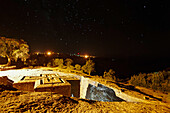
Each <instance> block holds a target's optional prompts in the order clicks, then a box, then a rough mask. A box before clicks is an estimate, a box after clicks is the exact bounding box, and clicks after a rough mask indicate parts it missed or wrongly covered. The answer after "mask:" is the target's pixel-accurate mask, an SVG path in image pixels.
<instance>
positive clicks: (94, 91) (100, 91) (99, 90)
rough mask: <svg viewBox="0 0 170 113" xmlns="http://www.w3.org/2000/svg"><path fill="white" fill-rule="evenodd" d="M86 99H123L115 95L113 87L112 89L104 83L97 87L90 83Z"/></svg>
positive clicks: (107, 100) (106, 100) (109, 100)
mask: <svg viewBox="0 0 170 113" xmlns="http://www.w3.org/2000/svg"><path fill="white" fill-rule="evenodd" d="M86 99H90V100H97V101H103V102H113V101H123V100H122V99H120V98H118V97H117V96H116V95H115V92H114V90H113V89H110V88H108V87H106V86H104V85H102V84H98V86H97V87H96V86H94V85H91V84H89V85H88V88H87V93H86Z"/></svg>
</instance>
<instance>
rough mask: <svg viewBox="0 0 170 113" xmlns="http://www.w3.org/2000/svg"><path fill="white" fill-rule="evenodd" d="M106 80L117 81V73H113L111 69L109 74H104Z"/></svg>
mask: <svg viewBox="0 0 170 113" xmlns="http://www.w3.org/2000/svg"><path fill="white" fill-rule="evenodd" d="M103 77H104V78H108V79H113V80H116V77H115V71H113V70H112V69H109V71H108V72H106V71H105V72H104V75H103Z"/></svg>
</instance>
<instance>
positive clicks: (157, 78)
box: [129, 71, 170, 92]
mask: <svg viewBox="0 0 170 113" xmlns="http://www.w3.org/2000/svg"><path fill="white" fill-rule="evenodd" d="M129 83H130V84H133V85H135V86H142V87H147V88H152V89H154V90H160V91H162V92H170V88H169V86H170V76H169V74H168V73H167V72H165V71H163V72H158V73H148V74H145V73H144V74H142V73H140V74H139V75H134V76H132V77H131V79H130V81H129Z"/></svg>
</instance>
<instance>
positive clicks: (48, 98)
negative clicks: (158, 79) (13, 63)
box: [0, 91, 170, 113]
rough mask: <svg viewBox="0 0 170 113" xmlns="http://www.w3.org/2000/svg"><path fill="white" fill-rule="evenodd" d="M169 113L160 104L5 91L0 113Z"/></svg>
mask: <svg viewBox="0 0 170 113" xmlns="http://www.w3.org/2000/svg"><path fill="white" fill-rule="evenodd" d="M8 112H25V113H39V112H41V113H53V112H58V113H71V112H72V113H99V112H100V113H112V112H114V113H143V112H144V113H145V112H147V113H168V112H170V107H169V106H168V105H167V106H166V105H161V104H158V103H154V104H146V103H130V102H99V101H92V100H84V99H78V98H74V97H65V96H63V95H58V94H54V93H49V92H48V93H47V92H22V91H3V92H1V93H0V113H8Z"/></svg>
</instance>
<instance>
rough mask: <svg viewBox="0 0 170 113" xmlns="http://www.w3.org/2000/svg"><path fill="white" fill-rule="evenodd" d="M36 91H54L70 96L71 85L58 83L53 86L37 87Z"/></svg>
mask: <svg viewBox="0 0 170 113" xmlns="http://www.w3.org/2000/svg"><path fill="white" fill-rule="evenodd" d="M35 91H36V92H55V93H58V94H62V95H64V96H68V97H70V96H71V85H59V86H53V87H45V86H44V87H37V88H36V89H35Z"/></svg>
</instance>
